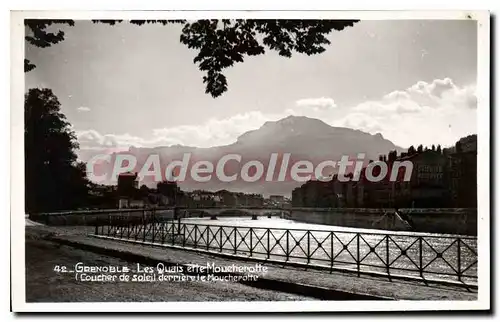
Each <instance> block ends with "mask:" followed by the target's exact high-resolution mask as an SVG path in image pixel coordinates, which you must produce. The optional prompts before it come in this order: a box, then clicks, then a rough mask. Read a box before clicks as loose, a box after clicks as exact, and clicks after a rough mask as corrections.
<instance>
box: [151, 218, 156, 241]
mask: <svg viewBox="0 0 500 322" xmlns="http://www.w3.org/2000/svg"><path fill="white" fill-rule="evenodd" d="M153 211H154V210H153ZM155 232H156V224H155V216H154V212H153V227H152V228H151V233H152V234H153V236H152V237H151V242H152V243H153V244H154V242H155Z"/></svg>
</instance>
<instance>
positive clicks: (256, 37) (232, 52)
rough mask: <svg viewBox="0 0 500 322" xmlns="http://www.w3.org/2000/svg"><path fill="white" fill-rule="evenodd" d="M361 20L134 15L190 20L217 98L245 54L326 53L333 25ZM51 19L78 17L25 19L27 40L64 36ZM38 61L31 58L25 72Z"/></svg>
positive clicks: (45, 41) (188, 38) (186, 39)
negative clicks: (192, 18)
mask: <svg viewBox="0 0 500 322" xmlns="http://www.w3.org/2000/svg"><path fill="white" fill-rule="evenodd" d="M93 22H95V23H107V24H110V25H115V24H116V23H121V22H122V20H93ZM356 22H358V20H264V19H259V20H254V19H237V20H228V19H222V20H217V19H212V20H197V21H194V22H186V21H185V20H131V21H130V23H132V24H135V25H139V26H141V25H144V24H148V23H161V24H163V25H167V24H169V23H181V24H184V26H183V28H182V33H181V35H180V42H181V43H183V44H184V45H186V46H187V47H188V48H191V49H195V50H197V52H198V54H197V55H196V57H195V58H194V61H193V62H194V63H195V64H198V68H199V69H200V70H201V71H203V72H205V73H206V74H205V76H203V83H204V84H205V86H206V87H205V93H207V94H210V95H212V97H214V98H215V97H218V96H221V95H222V94H223V93H224V92H226V91H227V79H226V76H224V74H223V71H224V70H225V69H226V68H228V67H231V66H233V65H234V64H235V63H241V62H243V61H244V58H245V57H248V56H258V55H262V54H264V53H265V52H266V51H265V48H266V47H267V48H268V49H270V50H275V51H277V52H278V54H279V55H280V56H283V57H291V56H292V53H293V52H296V53H301V54H306V55H308V56H309V55H315V54H320V53H323V52H324V51H325V50H326V49H325V46H326V45H330V41H329V40H328V39H327V38H326V35H327V34H329V33H330V32H332V31H333V30H337V31H341V30H343V29H345V28H346V27H350V26H353V25H354V24H355V23H356ZM51 24H68V25H70V26H73V24H74V22H73V21H72V20H33V19H28V20H25V25H26V26H27V27H28V28H29V29H30V30H31V33H32V35H30V36H26V40H27V41H28V42H29V43H30V44H32V45H35V46H38V47H47V46H51V45H52V44H56V43H58V42H60V41H62V40H63V39H64V32H63V31H61V30H59V32H58V33H57V34H53V33H48V32H47V31H46V28H47V26H50V25H51ZM33 68H35V65H33V64H31V63H30V62H29V61H27V60H25V71H30V70H32V69H33Z"/></svg>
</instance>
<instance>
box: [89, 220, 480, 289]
mask: <svg viewBox="0 0 500 322" xmlns="http://www.w3.org/2000/svg"><path fill="white" fill-rule="evenodd" d="M95 235H97V236H106V237H112V238H117V239H124V240H128V241H140V242H142V243H153V244H163V245H172V246H178V247H184V248H187V249H195V250H202V251H207V252H219V253H223V254H230V255H233V256H239V257H243V258H248V257H250V258H255V259H261V260H268V261H277V262H286V263H295V264H300V265H308V266H313V267H314V266H317V267H321V268H325V267H326V268H329V269H331V270H343V271H351V272H356V273H357V274H358V275H360V274H361V273H369V274H376V275H384V276H387V277H389V278H393V277H394V278H398V277H409V278H415V279H420V280H427V281H448V282H449V281H453V282H459V283H461V284H464V285H467V286H477V238H474V237H466V236H451V235H448V236H446V235H437V234H416V233H414V234H403V233H401V234H400V233H394V234H389V233H387V234H385V233H372V232H351V231H329V230H304V229H280V228H266V227H243V226H221V225H206V224H194V223H184V222H182V221H180V220H179V221H166V222H149V223H145V224H142V223H126V224H119V223H118V224H105V225H96V226H95Z"/></svg>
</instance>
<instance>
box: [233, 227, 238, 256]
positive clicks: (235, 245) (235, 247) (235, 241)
mask: <svg viewBox="0 0 500 322" xmlns="http://www.w3.org/2000/svg"><path fill="white" fill-rule="evenodd" d="M233 233H234V253H235V254H236V249H237V248H238V244H237V240H236V227H234V228H233Z"/></svg>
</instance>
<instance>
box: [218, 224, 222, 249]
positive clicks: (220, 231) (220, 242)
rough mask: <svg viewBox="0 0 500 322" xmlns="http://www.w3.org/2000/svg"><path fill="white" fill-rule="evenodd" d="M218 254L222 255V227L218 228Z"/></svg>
mask: <svg viewBox="0 0 500 322" xmlns="http://www.w3.org/2000/svg"><path fill="white" fill-rule="evenodd" d="M219 252H221V253H222V226H220V227H219Z"/></svg>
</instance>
